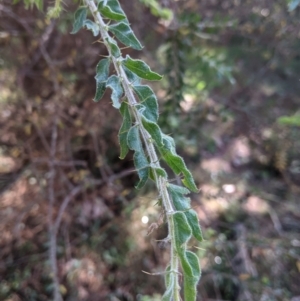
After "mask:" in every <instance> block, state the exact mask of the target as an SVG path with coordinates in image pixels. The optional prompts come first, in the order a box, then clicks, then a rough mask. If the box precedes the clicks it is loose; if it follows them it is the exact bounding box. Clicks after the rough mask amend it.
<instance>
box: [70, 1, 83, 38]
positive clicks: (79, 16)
mask: <svg viewBox="0 0 300 301" xmlns="http://www.w3.org/2000/svg"><path fill="white" fill-rule="evenodd" d="M86 16H87V7H85V6H81V7H79V8H78V9H77V10H76V12H75V15H74V23H73V30H72V31H71V34H75V33H77V32H78V31H79V30H80V29H81V28H82V27H83V26H84V22H85V20H86Z"/></svg>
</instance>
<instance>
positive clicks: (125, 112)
mask: <svg viewBox="0 0 300 301" xmlns="http://www.w3.org/2000/svg"><path fill="white" fill-rule="evenodd" d="M120 113H121V115H122V117H123V123H122V126H121V128H120V131H119V135H118V136H119V143H120V148H121V151H120V159H124V158H125V157H126V155H127V153H128V150H129V149H128V145H127V135H128V131H129V129H130V128H131V124H132V120H131V114H130V111H129V106H128V104H127V103H126V102H125V101H123V102H122V104H121V108H120Z"/></svg>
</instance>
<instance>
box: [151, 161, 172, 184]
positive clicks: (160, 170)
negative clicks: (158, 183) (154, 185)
mask: <svg viewBox="0 0 300 301" xmlns="http://www.w3.org/2000/svg"><path fill="white" fill-rule="evenodd" d="M150 167H151V171H152V172H155V173H156V174H157V175H158V176H160V177H163V178H168V174H167V172H166V171H165V170H164V169H163V168H161V167H157V166H152V165H150ZM152 178H153V180H155V177H154V176H152Z"/></svg>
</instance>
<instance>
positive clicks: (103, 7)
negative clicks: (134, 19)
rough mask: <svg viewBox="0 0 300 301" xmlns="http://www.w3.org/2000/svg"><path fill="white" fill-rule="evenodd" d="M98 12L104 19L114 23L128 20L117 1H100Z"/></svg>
mask: <svg viewBox="0 0 300 301" xmlns="http://www.w3.org/2000/svg"><path fill="white" fill-rule="evenodd" d="M105 2H106V4H105ZM98 10H99V11H100V12H101V14H102V15H103V16H104V17H106V18H108V19H111V20H114V21H121V20H124V19H126V15H125V13H124V11H123V10H122V8H121V6H120V4H119V2H118V1H117V0H108V1H100V2H99V4H98Z"/></svg>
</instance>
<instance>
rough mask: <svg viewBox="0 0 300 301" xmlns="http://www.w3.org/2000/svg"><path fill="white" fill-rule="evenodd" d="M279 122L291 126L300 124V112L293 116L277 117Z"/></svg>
mask: <svg viewBox="0 0 300 301" xmlns="http://www.w3.org/2000/svg"><path fill="white" fill-rule="evenodd" d="M277 123H278V124H282V125H289V126H300V114H295V115H293V116H281V117H279V118H277Z"/></svg>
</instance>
